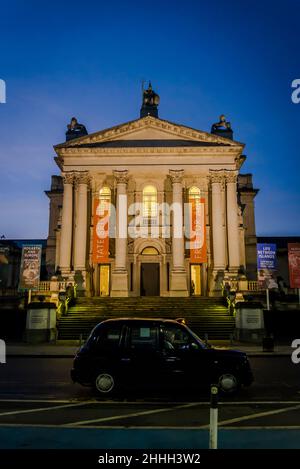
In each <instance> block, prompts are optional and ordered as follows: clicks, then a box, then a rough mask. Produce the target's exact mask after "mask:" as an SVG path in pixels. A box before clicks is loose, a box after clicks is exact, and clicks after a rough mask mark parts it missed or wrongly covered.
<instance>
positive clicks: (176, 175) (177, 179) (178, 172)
mask: <svg viewBox="0 0 300 469" xmlns="http://www.w3.org/2000/svg"><path fill="white" fill-rule="evenodd" d="M169 176H170V178H171V181H172V184H175V183H182V179H183V176H184V169H169Z"/></svg>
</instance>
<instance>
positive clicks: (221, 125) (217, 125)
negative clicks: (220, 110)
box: [212, 114, 231, 130]
mask: <svg viewBox="0 0 300 469" xmlns="http://www.w3.org/2000/svg"><path fill="white" fill-rule="evenodd" d="M220 129H223V130H226V129H231V124H230V122H228V121H227V120H226V117H225V116H224V114H222V115H221V116H220V120H219V122H216V123H215V124H213V125H212V130H220Z"/></svg>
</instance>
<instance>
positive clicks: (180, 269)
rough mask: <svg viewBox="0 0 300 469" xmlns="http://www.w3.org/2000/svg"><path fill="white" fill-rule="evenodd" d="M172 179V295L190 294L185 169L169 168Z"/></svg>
mask: <svg viewBox="0 0 300 469" xmlns="http://www.w3.org/2000/svg"><path fill="white" fill-rule="evenodd" d="M169 175H170V178H171V181H172V189H173V200H172V213H173V219H172V261H173V265H172V270H171V273H170V296H188V295H189V293H188V288H187V273H186V269H185V265H184V233H183V205H182V178H183V175H184V171H183V170H172V169H170V170H169Z"/></svg>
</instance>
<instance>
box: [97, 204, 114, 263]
mask: <svg viewBox="0 0 300 469" xmlns="http://www.w3.org/2000/svg"><path fill="white" fill-rule="evenodd" d="M109 202H110V200H109V199H108V200H107V201H106V202H105V201H103V200H101V201H100V200H99V199H94V212H93V213H94V215H93V225H94V227H93V262H94V263H95V264H103V263H106V262H108V258H109V208H108V205H109Z"/></svg>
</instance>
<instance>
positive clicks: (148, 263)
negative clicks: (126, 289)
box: [140, 246, 160, 296]
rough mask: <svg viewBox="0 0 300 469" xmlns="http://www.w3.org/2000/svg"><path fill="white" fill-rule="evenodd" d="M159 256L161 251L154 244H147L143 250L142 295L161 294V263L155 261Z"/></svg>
mask: <svg viewBox="0 0 300 469" xmlns="http://www.w3.org/2000/svg"><path fill="white" fill-rule="evenodd" d="M158 256H159V252H158V250H157V249H156V248H155V247H153V246H147V247H145V248H144V249H143V250H142V252H141V281H140V295H141V296H159V295H160V263H159V261H158V260H157V262H155V260H156V259H158Z"/></svg>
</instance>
